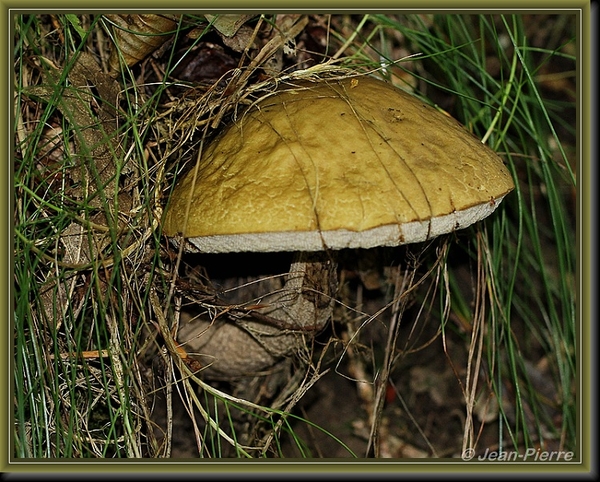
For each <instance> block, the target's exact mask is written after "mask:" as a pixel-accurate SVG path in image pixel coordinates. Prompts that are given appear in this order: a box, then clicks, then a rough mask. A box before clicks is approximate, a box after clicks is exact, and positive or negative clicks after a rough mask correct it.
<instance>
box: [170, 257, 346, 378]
mask: <svg viewBox="0 0 600 482" xmlns="http://www.w3.org/2000/svg"><path fill="white" fill-rule="evenodd" d="M336 290H337V263H336V262H335V261H334V259H333V258H332V257H331V255H330V253H326V252H315V253H307V252H298V253H295V255H294V260H293V261H292V263H291V266H290V270H289V272H288V273H287V275H286V276H285V282H284V284H283V286H282V287H281V289H279V290H276V291H275V292H272V293H269V294H267V295H265V296H263V297H262V298H261V300H260V307H258V308H256V309H252V310H248V311H245V312H244V314H243V316H236V315H237V314H238V313H240V311H235V312H234V311H230V312H227V313H228V314H229V315H230V316H228V317H225V316H218V317H216V319H214V320H206V319H200V318H197V319H195V320H194V321H193V322H189V323H185V324H183V325H182V326H181V328H180V330H179V333H178V338H179V341H180V342H182V343H185V347H186V350H187V351H188V354H189V355H190V356H192V357H194V358H198V359H199V360H200V362H201V363H202V364H203V365H204V366H205V367H206V368H205V373H204V374H205V375H207V376H211V377H213V378H237V377H241V376H246V375H254V374H257V373H260V372H261V371H263V370H265V369H267V368H269V367H271V366H272V365H274V364H275V363H276V362H277V361H278V360H279V359H282V358H285V357H288V356H291V355H293V354H299V353H301V352H302V350H303V349H304V348H305V347H306V345H307V342H308V341H309V340H310V339H312V338H313V337H314V336H315V335H316V334H317V333H318V332H319V331H320V330H321V329H323V328H324V327H325V325H326V324H327V321H328V320H329V319H330V318H331V315H332V312H333V300H334V296H335V292H336Z"/></svg>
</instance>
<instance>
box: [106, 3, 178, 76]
mask: <svg viewBox="0 0 600 482" xmlns="http://www.w3.org/2000/svg"><path fill="white" fill-rule="evenodd" d="M105 17H106V18H107V19H108V20H110V21H111V23H112V24H113V25H114V28H113V31H114V37H113V38H114V41H115V44H116V45H113V49H112V52H111V55H110V59H109V66H110V72H111V74H112V75H113V76H116V75H117V73H118V72H120V71H121V62H120V60H119V58H120V57H122V58H123V60H124V62H125V64H126V65H127V66H129V67H131V66H132V65H135V64H137V63H138V62H140V61H142V60H144V59H145V58H146V57H147V56H148V55H150V54H151V53H152V52H154V51H155V50H156V49H158V48H159V47H160V46H161V45H163V44H164V43H165V42H167V41H168V40H170V39H171V38H172V36H173V35H172V33H173V31H174V30H175V27H176V26H177V22H178V20H179V16H177V15H155V14H152V15H151V14H129V15H105Z"/></svg>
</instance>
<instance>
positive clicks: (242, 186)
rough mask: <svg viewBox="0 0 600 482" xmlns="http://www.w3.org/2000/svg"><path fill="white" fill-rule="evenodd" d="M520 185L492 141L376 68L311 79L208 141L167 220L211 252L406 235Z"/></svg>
mask: <svg viewBox="0 0 600 482" xmlns="http://www.w3.org/2000/svg"><path fill="white" fill-rule="evenodd" d="M513 188H514V184H513V181H512V177H511V175H510V173H509V172H508V170H507V169H506V167H505V166H504V164H503V162H502V160H501V159H500V157H499V156H498V155H497V154H496V153H495V152H494V151H492V150H491V149H490V148H488V147H487V146H485V145H484V144H482V143H481V142H480V141H479V140H478V139H477V138H476V137H474V136H473V135H472V134H471V133H469V132H468V131H467V130H466V129H465V128H464V127H463V126H461V125H460V124H459V123H458V122H457V121H456V120H454V119H452V118H451V117H449V116H447V115H445V114H443V113H441V112H439V111H437V110H436V109H435V108H433V107H431V106H429V105H427V104H425V103H423V102H422V101H421V100H419V99H417V98H416V97H414V96H412V95H410V94H408V93H406V92H404V91H402V90H400V89H398V88H396V87H394V86H392V85H390V84H388V83H385V82H383V81H380V80H377V79H374V78H371V77H359V78H348V79H343V80H325V81H319V82H310V81H303V82H298V83H296V84H295V85H294V86H292V87H289V88H284V89H283V90H279V91H277V92H276V93H274V94H273V95H271V96H269V97H267V98H266V99H264V100H262V101H260V102H258V103H257V104H255V105H254V106H253V107H251V108H250V109H249V110H248V111H247V112H245V113H244V115H243V116H241V118H240V119H239V120H238V121H237V122H235V123H234V124H232V125H231V126H229V127H228V128H227V129H226V130H225V131H224V132H223V133H222V134H221V135H220V136H218V137H217V138H216V139H215V140H214V141H213V142H212V143H211V144H210V145H209V146H208V147H207V148H206V149H205V151H204V152H203V154H202V157H201V160H200V161H199V165H198V166H197V174H196V178H195V182H194V169H192V170H191V171H190V172H189V173H188V174H187V175H186V176H184V178H183V179H182V180H181V181H180V182H179V184H178V185H177V186H176V188H175V190H174V192H173V195H172V197H171V199H170V202H169V205H168V207H167V210H166V212H165V216H164V220H163V232H164V233H165V234H166V235H167V236H176V235H178V234H180V235H182V236H183V237H185V238H188V240H189V241H190V242H191V243H192V244H193V245H194V246H195V247H196V248H197V249H198V250H199V251H201V252H210V253H216V252H240V251H260V252H268V251H317V250H322V249H342V248H371V247H375V246H396V245H400V244H407V243H415V242H421V241H425V240H427V239H430V238H433V237H435V236H438V235H441V234H445V233H449V232H451V231H454V230H456V229H461V228H465V227H467V226H469V225H471V224H473V223H475V222H477V221H479V220H481V219H483V218H485V217H487V216H488V215H490V214H491V213H492V212H493V211H494V210H495V209H496V208H497V207H498V205H499V203H500V202H501V200H502V199H503V198H504V196H505V195H506V194H507V193H508V192H510V191H511V190H512V189H513ZM190 197H191V208H190V211H189V217H188V219H187V223H186V220H185V213H186V207H187V203H188V202H189V201H190Z"/></svg>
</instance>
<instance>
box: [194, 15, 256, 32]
mask: <svg viewBox="0 0 600 482" xmlns="http://www.w3.org/2000/svg"><path fill="white" fill-rule="evenodd" d="M204 17H205V18H206V20H208V21H209V22H210V23H211V25H212V26H213V27H215V29H217V31H219V32H220V33H222V34H223V35H225V36H226V37H233V36H234V35H235V34H236V32H237V31H238V29H239V28H240V27H241V26H242V25H244V23H246V22H247V21H248V20H249V19H251V18H252V17H254V15H237V14H222V13H221V14H218V15H208V14H207V15H204Z"/></svg>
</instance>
